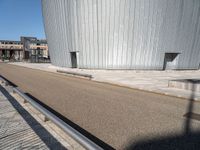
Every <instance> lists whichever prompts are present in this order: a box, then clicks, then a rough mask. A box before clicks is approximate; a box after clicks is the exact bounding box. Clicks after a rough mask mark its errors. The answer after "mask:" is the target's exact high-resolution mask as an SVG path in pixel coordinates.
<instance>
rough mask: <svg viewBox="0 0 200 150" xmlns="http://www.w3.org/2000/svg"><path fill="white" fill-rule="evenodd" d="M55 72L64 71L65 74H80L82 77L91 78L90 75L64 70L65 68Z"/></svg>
mask: <svg viewBox="0 0 200 150" xmlns="http://www.w3.org/2000/svg"><path fill="white" fill-rule="evenodd" d="M57 72H59V73H65V74H70V75H74V76H80V77H84V78H89V79H90V80H91V79H92V78H93V76H92V75H90V74H85V73H78V72H72V71H65V70H57Z"/></svg>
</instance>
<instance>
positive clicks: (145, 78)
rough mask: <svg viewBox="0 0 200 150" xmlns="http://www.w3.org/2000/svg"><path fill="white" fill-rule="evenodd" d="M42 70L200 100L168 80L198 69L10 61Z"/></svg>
mask: <svg viewBox="0 0 200 150" xmlns="http://www.w3.org/2000/svg"><path fill="white" fill-rule="evenodd" d="M10 64H13V65H18V66H23V67H27V68H32V69H39V70H43V71H49V72H56V71H57V70H58V69H59V70H64V71H71V72H78V73H86V74H90V75H92V76H93V80H95V81H99V82H107V83H112V84H117V85H121V86H127V87H130V88H135V89H140V90H146V91H151V92H155V93H160V94H165V95H171V96H176V97H182V98H186V99H190V97H191V94H193V95H194V98H193V99H194V100H200V92H194V91H190V90H184V89H178V88H172V87H169V86H168V84H169V81H170V80H177V79H200V70H183V71H173V70H168V71H150V70H148V71H142V70H89V69H72V68H65V67H56V66H53V65H51V64H33V63H23V62H18V63H10Z"/></svg>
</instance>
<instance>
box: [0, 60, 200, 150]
mask: <svg viewBox="0 0 200 150" xmlns="http://www.w3.org/2000/svg"><path fill="white" fill-rule="evenodd" d="M0 75H2V76H3V77H5V78H7V79H8V80H10V81H11V82H13V83H14V84H16V85H17V86H19V87H20V88H21V89H22V90H23V91H25V92H26V93H29V94H31V95H33V96H34V97H36V98H37V99H39V100H40V101H41V102H43V103H45V104H46V105H48V106H50V107H51V108H53V109H54V110H55V111H57V112H59V113H61V114H62V115H64V116H65V117H66V118H67V119H69V120H71V121H72V122H73V123H75V124H77V125H78V126H80V127H82V128H83V129H85V130H86V131H88V132H89V133H91V134H92V135H94V136H96V137H98V138H99V139H100V140H102V141H104V142H105V143H107V144H109V145H110V146H112V147H113V148H114V149H125V148H126V149H138V148H142V149H145V148H144V147H148V146H149V143H150V145H154V146H160V144H166V143H165V142H166V141H167V140H168V141H170V140H171V141H172V142H173V141H174V137H176V138H177V137H178V139H179V140H181V141H178V142H180V143H178V144H177V140H175V141H176V142H175V143H174V145H172V144H171V146H172V147H173V146H175V147H181V146H183V145H184V144H187V142H184V140H188V139H185V135H188V133H191V134H194V135H193V137H195V138H194V139H193V138H192V141H190V144H191V143H192V142H193V143H192V145H195V146H200V145H199V143H200V141H197V139H200V138H199V137H200V136H199V131H200V122H199V121H198V115H197V117H196V119H197V120H195V119H187V118H185V117H183V115H184V114H186V113H187V112H191V111H192V112H193V113H196V114H200V109H199V108H200V103H199V102H193V101H188V100H184V99H179V98H174V97H169V96H164V95H159V94H154V93H149V92H145V91H139V90H134V89H129V88H124V87H119V86H114V85H109V84H105V83H98V82H94V81H89V80H85V79H80V78H75V77H69V76H64V75H60V74H57V73H50V72H44V71H39V70H33V69H28V68H24V67H19V66H14V65H8V64H4V63H0ZM191 96H192V95H191ZM182 137H184V138H182ZM149 140H150V141H149ZM190 140H191V138H190ZM181 142H182V143H181ZM167 145H169V144H167ZM184 146H188V145H184ZM109 148H111V147H107V148H105V149H109ZM194 148H195V147H194Z"/></svg>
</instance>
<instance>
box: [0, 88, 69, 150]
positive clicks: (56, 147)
mask: <svg viewBox="0 0 200 150" xmlns="http://www.w3.org/2000/svg"><path fill="white" fill-rule="evenodd" d="M0 91H1V92H2V93H3V95H4V96H5V97H6V98H7V99H8V101H9V102H10V103H11V105H12V106H13V107H14V108H15V109H16V111H17V112H18V113H19V114H20V115H21V116H22V118H23V119H24V120H25V121H26V122H27V124H28V125H29V126H30V127H31V128H32V130H33V131H34V132H35V133H36V134H37V135H38V136H39V137H40V139H41V140H42V141H43V142H44V143H45V144H46V146H47V147H48V148H49V149H51V150H65V149H66V148H65V147H63V146H62V144H61V143H60V142H58V141H57V139H55V138H54V137H53V136H52V135H51V134H50V133H49V132H48V131H47V130H46V129H45V128H44V127H43V126H42V125H41V124H40V123H38V122H37V120H35V118H33V117H32V116H31V115H30V114H29V112H28V111H26V110H25V109H24V108H23V107H22V106H21V105H20V104H19V103H18V102H17V101H16V99H15V98H14V97H12V96H11V95H10V94H9V93H8V92H7V90H6V89H5V88H3V87H2V86H1V85H0ZM30 142H31V141H30Z"/></svg>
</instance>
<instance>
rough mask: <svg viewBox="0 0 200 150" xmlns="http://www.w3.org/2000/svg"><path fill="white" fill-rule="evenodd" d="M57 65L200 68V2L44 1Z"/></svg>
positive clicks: (194, 0) (160, 0)
mask: <svg viewBox="0 0 200 150" xmlns="http://www.w3.org/2000/svg"><path fill="white" fill-rule="evenodd" d="M42 9H43V17H44V25H45V33H46V37H47V41H48V46H49V51H50V56H51V62H52V64H54V65H57V66H63V67H78V68H90V69H93V68H96V69H155V70H162V69H199V64H200V0H42Z"/></svg>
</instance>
